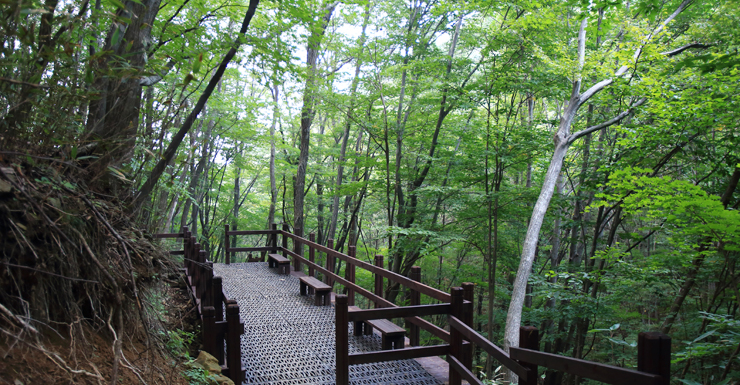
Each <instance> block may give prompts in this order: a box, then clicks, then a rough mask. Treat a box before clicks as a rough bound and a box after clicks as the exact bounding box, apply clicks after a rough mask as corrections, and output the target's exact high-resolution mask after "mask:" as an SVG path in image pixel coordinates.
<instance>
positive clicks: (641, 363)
mask: <svg viewBox="0 0 740 385" xmlns="http://www.w3.org/2000/svg"><path fill="white" fill-rule="evenodd" d="M637 370H638V371H641V372H646V373H651V374H657V375H659V376H660V377H661V379H660V382H659V383H660V385H668V384H670V382H671V337H669V336H667V335H665V334H663V333H659V332H641V333H640V334H638V335H637Z"/></svg>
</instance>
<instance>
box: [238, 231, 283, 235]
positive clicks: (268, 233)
mask: <svg viewBox="0 0 740 385" xmlns="http://www.w3.org/2000/svg"><path fill="white" fill-rule="evenodd" d="M226 234H228V235H271V234H276V232H275V231H274V230H234V231H229V232H227V233H226Z"/></svg>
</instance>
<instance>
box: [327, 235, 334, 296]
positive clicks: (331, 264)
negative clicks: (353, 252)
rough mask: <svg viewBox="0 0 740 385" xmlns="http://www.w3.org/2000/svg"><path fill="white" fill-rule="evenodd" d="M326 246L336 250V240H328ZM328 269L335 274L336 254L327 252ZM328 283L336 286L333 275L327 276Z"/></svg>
mask: <svg viewBox="0 0 740 385" xmlns="http://www.w3.org/2000/svg"><path fill="white" fill-rule="evenodd" d="M326 247H327V248H328V249H330V250H334V240H333V239H330V240H329V241H327V243H326ZM326 270H329V271H330V272H331V273H332V274H334V256H333V255H331V254H329V253H326ZM326 284H327V285H329V286H332V287H334V280H333V279H332V278H331V275H329V276H327V277H326Z"/></svg>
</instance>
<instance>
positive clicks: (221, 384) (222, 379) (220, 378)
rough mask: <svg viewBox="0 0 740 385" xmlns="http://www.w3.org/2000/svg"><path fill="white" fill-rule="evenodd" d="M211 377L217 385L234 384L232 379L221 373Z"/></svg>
mask: <svg viewBox="0 0 740 385" xmlns="http://www.w3.org/2000/svg"><path fill="white" fill-rule="evenodd" d="M212 378H213V381H215V382H216V384H217V385H234V381H231V379H230V378H229V377H226V376H224V375H223V374H216V375H213V376H212Z"/></svg>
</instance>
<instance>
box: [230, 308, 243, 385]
mask: <svg viewBox="0 0 740 385" xmlns="http://www.w3.org/2000/svg"><path fill="white" fill-rule="evenodd" d="M226 322H227V325H226V330H227V331H226V333H227V341H226V361H227V367H228V368H229V378H231V380H232V381H234V383H235V384H241V383H242V381H244V376H243V373H244V372H242V352H241V350H242V347H241V335H242V334H243V333H244V325H242V323H241V322H240V321H239V305H238V304H237V303H236V301H234V300H229V302H228V303H227V304H226Z"/></svg>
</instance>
